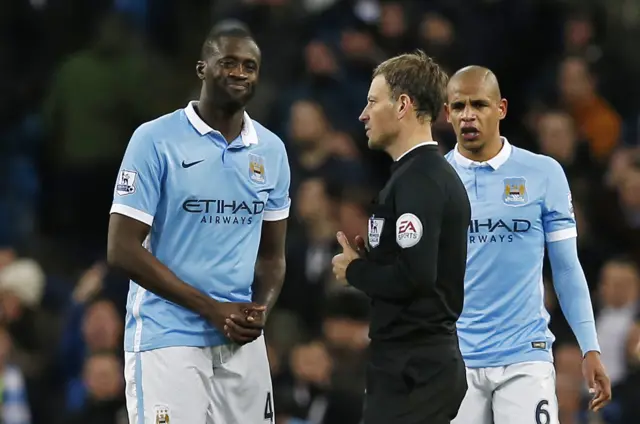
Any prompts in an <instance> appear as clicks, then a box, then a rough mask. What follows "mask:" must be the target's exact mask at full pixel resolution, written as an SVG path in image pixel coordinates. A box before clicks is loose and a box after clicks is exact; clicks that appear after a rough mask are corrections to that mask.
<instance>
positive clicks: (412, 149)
mask: <svg viewBox="0 0 640 424" xmlns="http://www.w3.org/2000/svg"><path fill="white" fill-rule="evenodd" d="M437 145H438V142H437V141H425V142H423V143H419V144H416V145H415V146H413V147H412V148H410V149H409V150H407V151H406V152H404V153H403V154H401V155H400V156H398V158H397V159H396V160H395V161H396V162H399V161H400V159H402V158H403V157H405V156H407V155H408V154H409V153H411V152H413V151H414V150H416V149H417V148H418V147H422V146H437Z"/></svg>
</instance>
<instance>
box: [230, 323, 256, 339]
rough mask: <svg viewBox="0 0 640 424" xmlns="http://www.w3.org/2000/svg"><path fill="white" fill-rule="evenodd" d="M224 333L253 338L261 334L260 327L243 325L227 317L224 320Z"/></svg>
mask: <svg viewBox="0 0 640 424" xmlns="http://www.w3.org/2000/svg"><path fill="white" fill-rule="evenodd" d="M224 328H225V330H224V331H225V333H228V334H231V335H232V336H235V337H240V338H253V339H256V338H258V337H260V335H261V334H262V328H256V327H247V326H244V325H239V324H238V323H236V322H234V321H233V320H231V319H227V320H226V321H225V326H224Z"/></svg>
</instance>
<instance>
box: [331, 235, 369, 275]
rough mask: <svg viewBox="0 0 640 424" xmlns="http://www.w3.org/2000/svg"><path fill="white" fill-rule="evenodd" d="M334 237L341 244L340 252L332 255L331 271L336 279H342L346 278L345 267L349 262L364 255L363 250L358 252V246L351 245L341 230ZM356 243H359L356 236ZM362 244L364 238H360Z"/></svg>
mask: <svg viewBox="0 0 640 424" xmlns="http://www.w3.org/2000/svg"><path fill="white" fill-rule="evenodd" d="M336 238H337V239H338V243H340V246H342V253H340V254H339V255H336V256H334V257H333V260H332V261H331V263H332V264H333V273H334V274H335V276H336V279H337V280H340V281H344V280H346V279H347V268H348V267H349V264H350V263H351V262H353V261H354V260H356V259H358V258H360V257H361V256H363V255H364V251H362V252H360V247H358V250H356V249H354V248H353V247H351V244H350V243H349V240H347V236H346V235H345V234H344V233H343V232H342V231H340V232H338V234H337V236H336ZM360 240H362V237H360ZM356 243H360V242H359V241H358V238H356ZM361 244H362V245H364V240H362V243H361Z"/></svg>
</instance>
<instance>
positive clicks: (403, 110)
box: [398, 94, 411, 119]
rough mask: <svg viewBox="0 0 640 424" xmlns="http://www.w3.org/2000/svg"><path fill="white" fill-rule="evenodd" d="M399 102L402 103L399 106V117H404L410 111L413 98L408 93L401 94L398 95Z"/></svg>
mask: <svg viewBox="0 0 640 424" xmlns="http://www.w3.org/2000/svg"><path fill="white" fill-rule="evenodd" d="M398 103H400V107H399V108H398V119H402V118H403V117H404V116H405V115H406V114H407V111H409V109H410V108H409V106H410V105H411V98H410V97H409V96H407V95H406V94H401V95H400V97H398Z"/></svg>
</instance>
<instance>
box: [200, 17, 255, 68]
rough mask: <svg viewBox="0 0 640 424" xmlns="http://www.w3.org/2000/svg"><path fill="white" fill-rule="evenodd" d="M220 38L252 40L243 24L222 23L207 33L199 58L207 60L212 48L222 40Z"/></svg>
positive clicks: (235, 22) (236, 22)
mask: <svg viewBox="0 0 640 424" xmlns="http://www.w3.org/2000/svg"><path fill="white" fill-rule="evenodd" d="M222 38H245V39H247V40H252V41H254V39H253V35H252V34H251V31H250V30H249V27H247V26H246V25H245V24H243V23H242V22H239V21H223V22H220V23H219V24H217V25H215V26H214V27H213V28H211V30H210V31H209V34H208V35H207V38H206V39H205V40H204V43H203V44H202V51H201V53H200V54H201V56H202V59H207V58H208V57H209V56H211V54H212V53H213V47H214V46H215V45H216V44H217V43H218V42H219V41H220V40H221V39H222Z"/></svg>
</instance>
